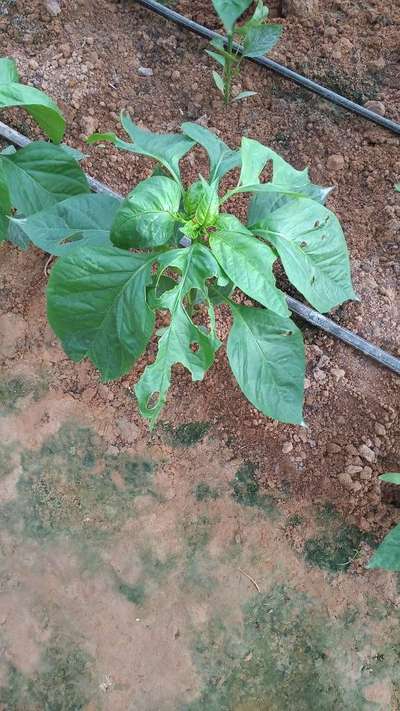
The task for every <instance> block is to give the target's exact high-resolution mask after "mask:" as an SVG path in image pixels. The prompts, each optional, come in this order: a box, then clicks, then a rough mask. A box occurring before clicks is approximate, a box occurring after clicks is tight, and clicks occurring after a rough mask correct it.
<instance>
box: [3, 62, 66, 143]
mask: <svg viewBox="0 0 400 711" xmlns="http://www.w3.org/2000/svg"><path fill="white" fill-rule="evenodd" d="M14 106H15V107H16V106H21V107H22V108H24V109H25V110H26V111H27V112H28V113H29V114H30V115H31V116H32V118H33V119H34V120H35V121H36V123H37V124H38V125H39V126H40V128H41V129H42V131H44V133H45V134H46V135H47V136H48V137H49V138H50V139H51V140H52V141H54V142H55V143H59V142H60V141H61V140H62V138H63V136H64V131H65V119H64V117H63V115H62V113H61V111H60V109H59V108H58V106H57V105H56V104H55V103H54V101H52V100H51V99H50V98H49V97H48V96H47V95H46V94H44V93H43V92H42V91H39V89H35V88H34V87H32V86H25V85H24V84H20V83H19V76H18V71H17V68H16V64H15V62H14V60H12V59H7V58H3V59H0V109H6V108H11V107H14Z"/></svg>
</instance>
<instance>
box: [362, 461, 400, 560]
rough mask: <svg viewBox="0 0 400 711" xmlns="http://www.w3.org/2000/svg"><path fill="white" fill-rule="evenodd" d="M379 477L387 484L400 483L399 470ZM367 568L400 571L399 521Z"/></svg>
mask: <svg viewBox="0 0 400 711" xmlns="http://www.w3.org/2000/svg"><path fill="white" fill-rule="evenodd" d="M379 479H381V480H382V481H386V482H387V483H388V484H400V473H399V472H388V473H387V474H382V475H381V476H380V477H379ZM367 568H383V569H384V570H394V571H400V523H398V524H397V526H395V527H394V528H393V529H392V530H391V531H389V533H388V534H387V536H385V538H384V539H383V541H382V543H381V544H380V545H379V546H378V548H377V549H376V551H375V553H374V555H373V556H372V558H371V560H370V561H369V563H368V565H367Z"/></svg>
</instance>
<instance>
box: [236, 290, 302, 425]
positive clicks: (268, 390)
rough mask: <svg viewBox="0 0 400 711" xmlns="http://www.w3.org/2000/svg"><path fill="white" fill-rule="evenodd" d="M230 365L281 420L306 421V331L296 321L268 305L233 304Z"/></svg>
mask: <svg viewBox="0 0 400 711" xmlns="http://www.w3.org/2000/svg"><path fill="white" fill-rule="evenodd" d="M231 309H232V314H233V326H232V329H231V331H230V334H229V337H228V343H227V353H228V359H229V364H230V366H231V368H232V371H233V374H234V376H235V378H236V380H237V381H238V383H239V387H240V389H241V390H242V392H243V393H244V395H245V396H246V397H247V399H248V400H250V402H251V403H252V404H253V405H254V406H255V407H256V408H257V409H258V410H260V412H262V413H263V414H264V415H268V416H269V417H272V418H274V419H276V420H280V421H281V422H287V423H292V424H301V423H302V421H303V415H302V409H303V397H304V395H303V391H304V373H305V356H304V344H303V338H302V335H301V332H300V331H299V329H298V328H297V327H296V326H295V324H294V323H293V321H291V319H286V318H281V317H279V316H277V315H276V314H274V313H272V311H269V310H268V309H256V308H249V307H247V306H238V305H236V304H233V303H231Z"/></svg>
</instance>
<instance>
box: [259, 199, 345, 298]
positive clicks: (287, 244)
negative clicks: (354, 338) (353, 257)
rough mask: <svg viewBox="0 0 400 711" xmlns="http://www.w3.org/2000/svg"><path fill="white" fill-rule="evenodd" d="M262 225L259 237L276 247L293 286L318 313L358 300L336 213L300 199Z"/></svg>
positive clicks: (271, 215) (271, 216)
mask: <svg viewBox="0 0 400 711" xmlns="http://www.w3.org/2000/svg"><path fill="white" fill-rule="evenodd" d="M262 225H263V229H259V228H258V227H257V228H255V232H256V234H260V235H261V236H262V237H264V239H267V240H268V242H270V243H271V244H272V245H273V247H274V248H275V249H276V251H277V252H278V254H279V256H280V258H281V260H282V264H283V266H284V269H285V271H286V274H287V276H288V278H289V280H290V281H291V283H292V284H293V285H294V286H295V287H296V289H298V290H299V291H300V292H301V293H302V294H303V295H304V296H305V297H306V299H307V300H308V301H309V302H310V304H312V305H313V306H314V307H315V308H316V309H318V311H322V312H325V311H330V309H332V308H333V307H334V306H337V305H338V304H341V303H343V301H346V300H347V299H354V298H357V297H356V295H355V293H354V291H353V287H352V284H351V275H350V264H349V256H348V251H347V246H346V241H345V238H344V235H343V231H342V228H341V226H340V223H339V220H338V219H337V217H336V216H335V215H334V214H333V212H331V211H330V210H328V209H327V208H326V207H324V206H323V205H320V204H318V203H317V202H314V201H313V200H309V199H308V198H299V199H298V200H294V201H292V202H291V203H290V204H289V205H285V206H284V207H281V208H279V209H278V210H275V211H274V212H272V213H271V214H270V215H269V216H268V217H267V218H266V219H265V220H264V222H263V223H262Z"/></svg>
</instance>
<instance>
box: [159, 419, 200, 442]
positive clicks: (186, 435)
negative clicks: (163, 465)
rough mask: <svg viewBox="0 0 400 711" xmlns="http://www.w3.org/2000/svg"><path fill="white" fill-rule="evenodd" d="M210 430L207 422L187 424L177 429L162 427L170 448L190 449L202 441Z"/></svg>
mask: <svg viewBox="0 0 400 711" xmlns="http://www.w3.org/2000/svg"><path fill="white" fill-rule="evenodd" d="M209 429H210V423H209V422H202V421H201V422H187V423H186V424H184V425H179V427H171V425H164V430H165V432H166V433H167V436H168V441H169V443H170V444H171V446H172V447H192V446H193V445H194V444H197V442H200V440H202V439H203V437H204V436H205V435H206V434H207V432H208V430H209Z"/></svg>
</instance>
